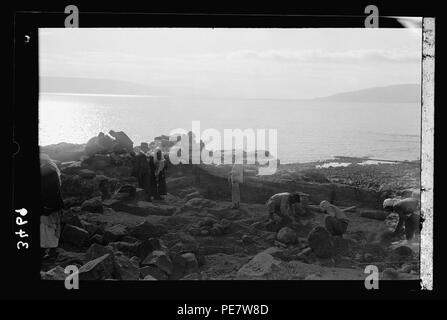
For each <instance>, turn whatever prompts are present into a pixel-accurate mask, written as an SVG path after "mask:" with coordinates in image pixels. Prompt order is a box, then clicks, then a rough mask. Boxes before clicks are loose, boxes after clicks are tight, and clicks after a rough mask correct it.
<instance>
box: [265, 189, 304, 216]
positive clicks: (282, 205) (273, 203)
mask: <svg viewBox="0 0 447 320" xmlns="http://www.w3.org/2000/svg"><path fill="white" fill-rule="evenodd" d="M300 202H301V198H300V195H299V193H298V192H295V193H289V192H282V193H277V194H274V195H273V196H271V197H270V199H269V200H268V201H267V210H268V213H269V217H270V219H271V220H273V219H274V214H275V213H276V214H277V215H278V216H280V217H281V218H286V217H290V218H292V219H294V213H295V210H294V208H293V206H294V204H295V203H300Z"/></svg>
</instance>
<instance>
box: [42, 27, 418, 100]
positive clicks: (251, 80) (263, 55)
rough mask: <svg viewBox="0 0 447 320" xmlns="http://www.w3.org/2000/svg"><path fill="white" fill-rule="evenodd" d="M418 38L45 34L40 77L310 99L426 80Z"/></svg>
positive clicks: (372, 32) (385, 33) (277, 31)
mask: <svg viewBox="0 0 447 320" xmlns="http://www.w3.org/2000/svg"><path fill="white" fill-rule="evenodd" d="M421 37H422V33H421V29H415V28H410V29H405V28H400V29H380V28H378V29H365V28H362V29H360V28H359V29H326V28H321V29H320V28H318V29H306V28H303V29H281V28H272V29H256V28H253V29H238V28H237V29H225V28H215V29H213V28H202V29H198V28H121V29H120V28H95V29H89V28H69V29H66V28H60V29H54V28H53V29H40V30H39V72H40V76H63V77H83V78H104V79H113V80H123V81H130V82H135V83H138V84H142V85H145V86H148V87H149V88H154V89H153V90H154V92H155V93H156V92H157V90H159V89H162V91H163V93H164V94H165V93H168V94H169V93H170V92H172V93H176V92H188V91H191V92H195V93H196V94H199V95H200V94H201V93H203V94H205V93H206V95H207V96H213V97H216V98H250V99H308V98H314V97H322V96H327V95H331V94H336V93H340V92H346V91H355V90H360V89H365V88H369V87H377V86H387V85H393V84H404V83H420V72H421V50H422V47H421V42H422V41H421Z"/></svg>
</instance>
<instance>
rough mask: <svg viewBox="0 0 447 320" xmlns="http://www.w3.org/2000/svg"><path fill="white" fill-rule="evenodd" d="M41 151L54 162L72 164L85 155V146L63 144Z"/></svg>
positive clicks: (49, 146) (44, 147)
mask: <svg viewBox="0 0 447 320" xmlns="http://www.w3.org/2000/svg"><path fill="white" fill-rule="evenodd" d="M40 150H41V152H43V153H46V154H47V155H49V156H50V158H51V159H53V160H59V161H62V162H71V161H78V160H80V159H81V157H82V156H83V154H84V145H83V144H74V143H66V142H61V143H58V144H52V145H48V146H43V147H41V148H40Z"/></svg>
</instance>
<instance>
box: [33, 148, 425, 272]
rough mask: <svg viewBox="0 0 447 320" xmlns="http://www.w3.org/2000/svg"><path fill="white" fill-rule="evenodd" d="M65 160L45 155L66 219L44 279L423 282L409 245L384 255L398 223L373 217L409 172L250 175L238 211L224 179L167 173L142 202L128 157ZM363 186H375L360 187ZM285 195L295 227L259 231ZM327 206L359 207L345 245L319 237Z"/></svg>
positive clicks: (403, 188)
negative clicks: (52, 163)
mask: <svg viewBox="0 0 447 320" xmlns="http://www.w3.org/2000/svg"><path fill="white" fill-rule="evenodd" d="M69 149H70V150H75V151H76V152H72V153H71V154H69V155H67V152H65V153H64V152H63V151H61V150H60V149H57V153H53V154H51V152H50V156H51V157H52V158H53V159H56V160H59V161H58V166H59V167H60V169H61V172H62V177H61V178H62V193H63V197H64V202H65V207H66V208H65V209H64V211H63V218H62V220H63V231H62V235H61V239H60V246H59V248H58V249H57V253H58V254H57V256H55V257H52V258H50V259H47V260H44V261H43V262H42V272H41V276H42V278H43V279H65V276H66V275H65V274H64V268H65V267H66V266H67V265H76V266H78V267H79V268H80V269H79V270H80V279H81V280H82V279H87V280H105V279H123V280H167V279H169V280H223V279H228V280H229V279H231V280H234V279H296V280H303V279H305V280H319V279H364V278H365V274H364V268H365V266H366V265H369V264H374V265H376V266H377V267H378V268H379V270H380V271H381V277H382V279H418V278H419V259H418V250H419V249H418V245H417V243H412V244H408V243H407V244H405V243H399V242H397V243H391V242H390V240H389V239H388V238H387V237H386V235H387V234H389V228H390V227H392V224H393V223H395V221H392V220H390V218H389V217H388V219H387V220H385V219H386V218H387V214H385V213H384V212H382V211H381V210H380V206H381V203H382V201H383V199H384V197H386V196H388V195H389V194H390V192H391V193H393V194H405V193H406V192H408V189H414V188H417V185H418V180H417V176H418V167H417V166H415V165H414V164H412V163H397V164H387V165H378V166H359V165H356V166H352V167H350V168H349V169H347V168H328V169H315V166H314V165H313V166H312V165H299V166H298V165H296V166H295V167H294V166H291V165H285V166H281V167H280V170H279V171H278V173H277V174H275V175H274V176H265V177H259V176H256V175H255V174H253V172H251V171H250V168H247V169H248V171H247V177H246V179H245V181H244V185H243V186H242V189H241V197H242V202H243V203H242V205H241V207H240V208H239V209H231V208H230V207H231V203H230V199H231V195H230V190H229V186H228V183H227V180H226V173H227V172H228V170H229V168H228V167H225V166H219V167H212V166H196V167H192V166H185V165H183V166H171V167H170V168H169V169H168V173H167V177H168V178H167V184H168V192H169V194H168V195H167V196H166V198H165V199H164V200H160V201H153V202H148V201H147V198H146V196H145V194H144V191H143V190H141V189H138V188H137V187H136V181H135V179H134V178H132V177H130V170H131V159H130V156H129V155H126V154H122V155H115V154H105V155H95V156H93V157H92V158H89V159H82V158H80V155H81V154H82V149H73V146H71V145H70V146H69ZM48 150H51V148H47V152H48ZM53 150H54V149H53ZM73 157H74V158H73ZM73 159H74V160H73ZM80 159H82V160H80ZM68 160H72V161H68ZM359 177H362V178H359ZM365 177H370V178H368V179H370V180H371V181H375V182H374V183H373V182H370V183H373V184H374V185H370V186H368V185H367V183H365V182H362V183H358V181H360V180H362V181H363V180H365V179H366V178H365ZM368 183H369V182H368ZM384 186H386V188H385V187H384ZM283 191H300V192H302V193H303V198H305V199H306V200H307V201H305V202H304V203H303V204H302V205H300V206H298V207H297V208H296V209H297V210H296V211H297V220H298V221H299V222H298V223H294V224H290V223H287V222H285V221H275V222H271V221H269V220H268V219H267V209H266V207H265V201H266V200H267V199H268V197H269V196H270V195H272V194H273V193H276V192H283ZM384 191H386V192H384ZM323 199H328V200H331V201H332V202H333V203H335V204H337V205H339V206H340V207H343V208H346V207H351V206H355V208H351V209H349V211H347V215H348V217H349V218H350V220H351V223H350V226H349V228H348V232H347V234H346V235H345V236H344V238H338V237H331V236H329V235H328V234H327V232H326V231H325V230H324V229H321V228H318V226H321V225H322V221H323V218H324V217H323V215H322V214H321V213H320V212H319V211H318V209H317V207H316V205H317V204H318V203H319V201H321V200H323Z"/></svg>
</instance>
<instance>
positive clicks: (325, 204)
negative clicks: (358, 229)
mask: <svg viewBox="0 0 447 320" xmlns="http://www.w3.org/2000/svg"><path fill="white" fill-rule="evenodd" d="M320 209H321V211H322V212H323V213H325V214H327V216H326V217H325V218H324V224H325V227H326V230H327V231H328V232H329V233H330V234H331V235H333V236H343V234H344V233H346V230H347V229H348V225H349V219H348V217H347V216H346V214H345V213H344V212H343V211H342V210H341V209H340V208H339V207H337V206H334V205H333V204H331V203H330V202H329V201H327V200H323V201H321V203H320Z"/></svg>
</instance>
